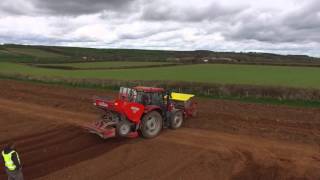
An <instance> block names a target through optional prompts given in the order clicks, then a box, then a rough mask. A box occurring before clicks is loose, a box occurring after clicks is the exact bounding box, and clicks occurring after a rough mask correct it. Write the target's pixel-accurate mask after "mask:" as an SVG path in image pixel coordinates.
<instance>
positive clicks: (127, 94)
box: [119, 87, 137, 102]
mask: <svg viewBox="0 0 320 180" xmlns="http://www.w3.org/2000/svg"><path fill="white" fill-rule="evenodd" d="M119 98H120V99H122V100H127V101H129V102H136V99H137V91H136V90H134V89H131V88H126V87H121V88H120V92H119Z"/></svg>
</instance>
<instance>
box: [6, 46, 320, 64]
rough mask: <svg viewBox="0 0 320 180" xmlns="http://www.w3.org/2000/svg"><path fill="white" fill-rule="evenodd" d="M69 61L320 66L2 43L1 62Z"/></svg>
mask: <svg viewBox="0 0 320 180" xmlns="http://www.w3.org/2000/svg"><path fill="white" fill-rule="evenodd" d="M3 61H10V62H22V63H66V62H95V61H163V62H180V63H204V62H206V63H241V64H242V63H244V64H279V65H307V66H309V65H310V66H313V65H316V66H320V58H314V57H309V56H305V55H278V54H270V53H254V52H251V53H235V52H213V51H206V50H197V51H161V50H138V49H94V48H78V47H58V46H30V45H17V44H4V45H0V62H3Z"/></svg>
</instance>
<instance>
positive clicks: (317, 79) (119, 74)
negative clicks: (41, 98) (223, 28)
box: [0, 63, 320, 89]
mask: <svg viewBox="0 0 320 180" xmlns="http://www.w3.org/2000/svg"><path fill="white" fill-rule="evenodd" d="M0 73H1V74H5V75H14V74H22V75H31V76H37V77H44V76H45V77H56V78H58V77H63V78H93V79H116V80H167V81H184V82H186V81H187V82H190V81H191V82H204V83H221V84H248V85H263V86H284V87H299V88H317V89H320V68H311V67H285V66H282V67H281V66H263V65H227V64H198V65H186V66H174V67H157V68H140V69H122V70H121V69H117V70H116V69H115V70H57V69H46V68H38V67H31V66H26V65H24V64H14V63H0Z"/></svg>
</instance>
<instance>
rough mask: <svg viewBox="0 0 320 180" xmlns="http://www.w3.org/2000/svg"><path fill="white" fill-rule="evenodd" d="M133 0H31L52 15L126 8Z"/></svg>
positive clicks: (79, 13)
mask: <svg viewBox="0 0 320 180" xmlns="http://www.w3.org/2000/svg"><path fill="white" fill-rule="evenodd" d="M133 2H134V0H54V1H52V0H33V3H34V5H35V6H36V7H38V8H40V9H44V10H45V11H46V12H47V13H49V14H54V15H83V14H93V13H99V12H101V11H125V10H128V9H129V7H130V6H131V5H132V3H133Z"/></svg>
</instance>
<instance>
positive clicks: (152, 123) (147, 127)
mask: <svg viewBox="0 0 320 180" xmlns="http://www.w3.org/2000/svg"><path fill="white" fill-rule="evenodd" d="M162 123H163V120H162V116H161V115H160V113H159V112H157V111H151V112H149V113H147V114H146V115H144V116H143V118H142V121H141V125H140V133H141V135H142V136H143V137H144V138H154V137H156V136H157V135H158V134H159V133H160V131H161V129H162Z"/></svg>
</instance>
